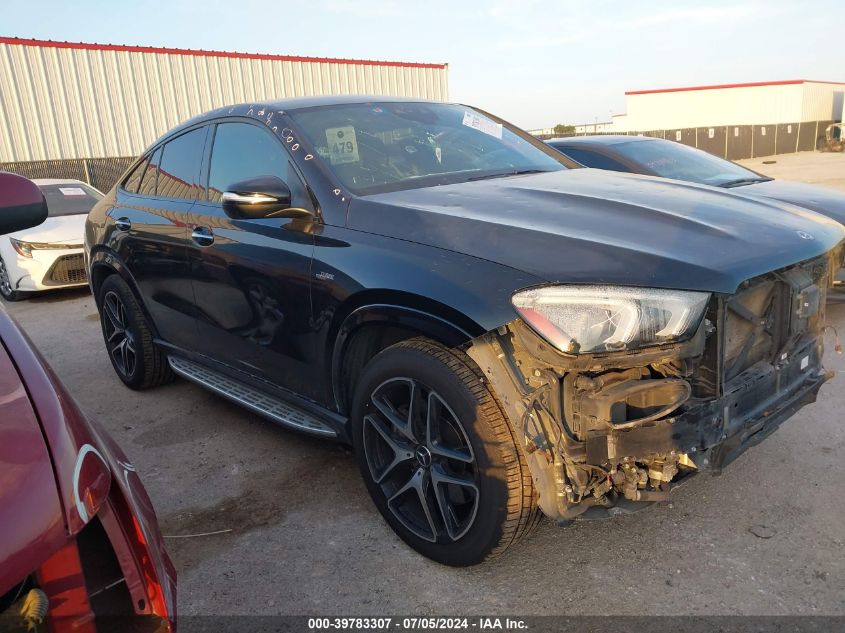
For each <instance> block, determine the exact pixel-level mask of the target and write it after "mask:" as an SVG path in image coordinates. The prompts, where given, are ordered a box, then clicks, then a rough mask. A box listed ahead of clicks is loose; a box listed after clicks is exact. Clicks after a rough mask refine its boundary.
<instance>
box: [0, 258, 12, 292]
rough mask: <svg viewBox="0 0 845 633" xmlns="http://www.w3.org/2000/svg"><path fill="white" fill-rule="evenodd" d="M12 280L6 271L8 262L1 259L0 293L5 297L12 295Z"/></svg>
mask: <svg viewBox="0 0 845 633" xmlns="http://www.w3.org/2000/svg"><path fill="white" fill-rule="evenodd" d="M12 292H13V291H12V280H11V279H9V271H8V270H6V262H4V261H3V260H2V259H0V293H2V294H3V296H4V297H8V296H9V295H11V294H12Z"/></svg>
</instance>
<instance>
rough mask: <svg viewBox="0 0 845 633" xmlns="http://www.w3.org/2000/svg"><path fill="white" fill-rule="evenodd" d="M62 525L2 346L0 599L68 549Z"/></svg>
mask: <svg viewBox="0 0 845 633" xmlns="http://www.w3.org/2000/svg"><path fill="white" fill-rule="evenodd" d="M1 312H2V310H0V318H4V317H3V315H2V313H1ZM64 525H65V524H64V518H63V514H62V506H61V502H60V500H59V494H58V491H57V489H56V480H55V477H54V475H53V466H52V462H51V461H50V454H49V452H48V451H47V445H46V443H45V442H44V435H43V434H42V432H41V427H40V425H39V423H38V418H37V417H36V415H35V411H34V410H33V408H32V404H31V402H30V400H29V397H28V396H27V392H26V389H25V388H24V385H23V382H22V381H21V379H20V376H19V375H18V372H17V369H16V368H15V365H14V364H13V363H12V360H11V358H10V357H9V354H8V353H7V351H6V348H5V347H4V346H3V344H2V341H0V595H3V594H4V593H6V592H7V591H9V590H10V589H11V588H12V587H13V586H14V585H15V584H16V583H19V582H20V581H21V580H22V579H23V578H24V577H26V576H27V575H28V574H29V573H30V572H31V571H32V570H33V569H34V568H35V567H36V566H37V564H38V563H39V562H40V561H43V560H44V559H45V558H47V557H48V556H49V555H50V554H52V553H53V552H54V551H56V549H58V547H60V546H61V545H62V544H63V543H64V540H65V538H66V536H65V531H64Z"/></svg>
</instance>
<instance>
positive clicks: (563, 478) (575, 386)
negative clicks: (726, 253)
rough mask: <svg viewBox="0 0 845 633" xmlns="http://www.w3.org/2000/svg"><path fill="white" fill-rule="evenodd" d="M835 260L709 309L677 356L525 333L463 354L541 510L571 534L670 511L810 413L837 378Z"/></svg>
mask: <svg viewBox="0 0 845 633" xmlns="http://www.w3.org/2000/svg"><path fill="white" fill-rule="evenodd" d="M834 257H838V254H837V255H833V254H828V255H826V256H822V257H819V258H816V259H813V260H810V261H807V262H803V263H801V264H798V265H795V266H791V267H789V268H786V269H783V270H779V271H775V272H772V273H769V274H766V275H763V276H760V277H757V278H754V279H751V280H748V281H746V282H744V283H743V284H742V285H741V286H740V287H739V288H738V290H737V292H736V293H735V294H733V295H718V294H714V295H711V296H710V297H709V299H708V300H707V302H706V305H704V304H702V307H701V313H702V315H701V317H699V318H700V320H699V321H697V322H696V324H694V325H693V327H691V328H690V330H689V332H690V333H689V335H688V336H686V337H684V339H685V340H682V341H680V342H671V343H662V344H657V345H651V346H647V347H641V348H638V349H615V348H614V349H613V350H612V351H607V350H602V351H589V352H587V353H582V352H581V349H580V348H579V346H578V344H577V341H574V340H572V341H570V342H569V343H568V344H566V343H565V344H561V343H560V342H559V341H554V338H553V337H551V336H549V335H548V332H543V331H542V330H540V331H539V332H538V328H537V327H533V328H532V327H529V325H528V324H526V322H525V320H524V319H517V320H515V321H512V322H510V323H508V324H507V325H504V326H502V327H500V328H498V329H497V330H496V331H493V332H489V333H487V334H485V335H483V336H481V337H478V338H477V339H475V340H474V341H473V342H472V344H471V346H470V347H469V349H468V350H467V353H468V354H469V355H470V356H471V357H472V358H473V359H474V360H475V361H476V362H477V363H478V365H479V367H481V369H482V371H483V372H484V373H485V375H486V376H487V377H488V379H489V381H490V383H491V385H492V387H493V388H494V390H495V391H496V393H497V394H498V395H499V397H500V400H501V402H502V404H503V406H504V408H505V410H506V412H507V414H508V416H509V417H510V419H511V421H512V422H513V424H514V427H515V431H516V433H517V435H518V437H519V438H520V440H521V442H522V445H523V448H524V451H525V456H526V460H527V462H528V465H529V468H530V470H531V474H532V477H533V479H534V484H535V487H536V489H537V491H538V493H539V504H540V507H541V509H542V510H543V511H544V512H545V513H546V514H547V515H548V516H550V517H551V518H554V519H557V520H559V521H561V522H566V521H568V520H570V519H572V518H574V517H576V516H579V515H584V516H585V517H595V518H600V517H603V516H608V515H613V514H615V513H619V512H624V511H631V510H636V509H638V508H639V507H642V506H643V505H646V504H648V503H650V502H654V501H660V500H663V499H666V498H667V496H668V494H669V491H670V489H671V488H672V487H673V486H676V485H677V484H678V483H680V482H681V481H684V480H685V479H686V478H687V477H688V476H690V475H692V474H695V473H698V472H702V471H706V472H710V473H713V474H718V473H719V472H720V470H721V468H722V467H723V466H725V465H726V464H728V463H729V462H731V461H732V460H733V459H735V458H736V457H737V456H738V455H739V454H740V453H742V452H743V451H744V450H745V449H747V448H748V447H749V446H751V445H753V444H756V443H757V442H759V441H760V440H762V439H763V438H764V437H766V436H768V435H769V434H770V433H771V432H772V431H773V430H775V428H777V427H778V426H779V424H780V423H781V422H783V421H784V420H786V419H787V418H789V417H790V416H791V415H792V414H793V413H795V412H796V411H797V410H798V409H800V408H801V407H802V406H804V405H805V404H808V403H811V402H814V401H815V399H816V395H817V393H818V391H819V388H820V387H821V385H822V384H824V383H825V382H826V381H827V380H828V379H829V378H830V377H831V375H832V374H829V373H826V372H825V370H824V369H823V367H822V353H823V334H824V329H825V326H824V307H825V297H826V291H827V288H828V286H829V285H830V283H831V274H830V271H831V270H832V269H833V268H832V266H831V263H832V261H833V258H834ZM615 316H616V315H612V314H609V313H608V315H607V319H608V320H609V321H610V320H612V319H614V318H615ZM622 318H624V317H622ZM670 320H671V319H670ZM615 324H616V323H615V322H614V325H615ZM566 345H568V347H567V346H566ZM608 347H612V346H608ZM563 350H565V351H563ZM585 513H586V514H585Z"/></svg>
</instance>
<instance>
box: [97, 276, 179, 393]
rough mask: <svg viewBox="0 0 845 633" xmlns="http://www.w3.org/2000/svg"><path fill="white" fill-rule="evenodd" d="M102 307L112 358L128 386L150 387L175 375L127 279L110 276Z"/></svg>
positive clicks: (118, 372)
mask: <svg viewBox="0 0 845 633" xmlns="http://www.w3.org/2000/svg"><path fill="white" fill-rule="evenodd" d="M99 307H100V325H101V326H102V328H103V339H104V340H105V343H106V349H107V350H108V353H109V359H110V360H111V364H112V367H114V371H115V372H116V373H117V375H118V377H119V378H120V379H121V380H122V381H123V382H124V384H125V385H126V386H127V387H130V388H132V389H149V388H150V387H155V386H157V385H160V384H163V383H165V382H168V381H169V380H171V379H172V378H173V373H172V371H171V370H170V365H169V364H168V363H167V356H166V355H165V354H164V353H163V352H162V351H161V350H160V349H159V348H158V347H157V346H156V344H155V343H154V342H153V336H152V332H151V329H150V327H149V324H148V323H147V319H146V317H145V316H144V313H143V312H142V311H141V307H140V306H139V305H138V301H137V300H136V299H135V295H133V294H132V290H131V289H130V288H129V286H128V285H126V282H125V281H123V279H121V278H120V277H118V276H117V275H111V276H110V277H107V278H106V280H105V281H104V282H103V285H102V286H101V287H100V296H99Z"/></svg>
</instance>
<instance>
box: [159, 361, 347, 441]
mask: <svg viewBox="0 0 845 633" xmlns="http://www.w3.org/2000/svg"><path fill="white" fill-rule="evenodd" d="M167 360H168V362H169V363H170V367H171V369H173V371H174V372H176V373H177V374H179V375H180V376H182V377H183V378H187V379H188V380H190V381H193V382H195V383H197V384H199V385H202V386H203V387H205V388H207V389H209V390H211V391H213V392H214V393H216V394H218V395H221V396H223V397H224V398H227V399H229V400H231V401H233V402H235V403H237V404H239V405H241V406H243V407H246V408H247V409H251V410H252V411H255V412H256V413H258V414H259V415H263V416H264V417H266V418H269V419H270V420H272V421H273V422H278V423H279V424H282V425H284V426H288V427H290V428H292V429H296V430H297V431H304V432H306V433H311V434H312V435H321V436H324V437H336V436H337V433H336V432H335V430H334V429H332V428H331V427H330V426H329V425H328V424H326V423H324V422H322V421H321V420H319V419H318V418H316V417H314V416H313V415H311V414H309V413H306V412H305V411H303V410H302V409H299V408H297V407H295V406H293V405H291V404H289V403H287V402H285V401H284V400H281V399H279V398H275V397H273V396H270V395H268V394H266V393H264V392H263V391H260V390H258V389H255V388H254V387H250V386H249V385H246V384H244V383H242V382H239V381H237V380H233V379H232V378H229V377H228V376H225V375H223V374H221V373H218V372H216V371H214V370H213V369H208V368H207V367H205V366H203V365H199V364H197V363H194V362H191V361H189V360H187V359H185V358H181V357H179V356H168V357H167Z"/></svg>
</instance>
